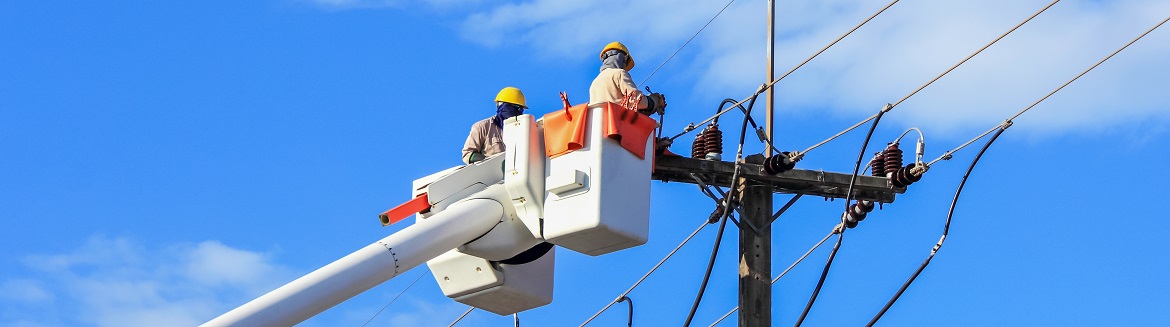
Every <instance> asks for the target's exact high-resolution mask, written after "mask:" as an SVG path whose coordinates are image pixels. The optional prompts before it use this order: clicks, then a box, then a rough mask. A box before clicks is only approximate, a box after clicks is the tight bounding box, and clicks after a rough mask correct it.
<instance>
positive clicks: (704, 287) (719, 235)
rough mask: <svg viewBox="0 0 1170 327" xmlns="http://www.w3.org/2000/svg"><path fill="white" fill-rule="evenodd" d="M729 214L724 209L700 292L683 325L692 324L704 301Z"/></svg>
mask: <svg viewBox="0 0 1170 327" xmlns="http://www.w3.org/2000/svg"><path fill="white" fill-rule="evenodd" d="M727 220H728V219H727V214H726V210H724V215H723V218H721V219H719V231H718V232H715V244H714V245H712V246H711V258H710V259H708V260H707V270H706V271H705V272H703V282H702V283H701V284H700V285H699V292H698V293H697V294H696V295H695V303H694V304H692V305H691V311H690V312H689V313H687V320H686V321H685V322H683V326H684V327H686V326H690V325H691V320H693V319H694V318H695V311H696V310H698V308H699V303H700V302H702V301H703V293H704V292H705V291H706V290H707V282H708V281H710V280H711V269H712V267H714V266H715V258H716V257H718V256H719V244H720V243H721V241H722V240H723V230H724V228H726V227H727Z"/></svg>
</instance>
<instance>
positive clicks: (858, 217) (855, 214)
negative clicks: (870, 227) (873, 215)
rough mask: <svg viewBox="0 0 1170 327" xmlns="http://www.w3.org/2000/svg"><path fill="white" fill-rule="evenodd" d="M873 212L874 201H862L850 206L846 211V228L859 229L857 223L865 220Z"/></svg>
mask: <svg viewBox="0 0 1170 327" xmlns="http://www.w3.org/2000/svg"><path fill="white" fill-rule="evenodd" d="M871 211H873V201H866V200H861V201H857V203H854V204H853V205H851V206H849V210H847V211H845V227H848V228H853V227H857V223H859V222H861V221H862V220H865V216H866V215H867V214H869V213H870V212H871Z"/></svg>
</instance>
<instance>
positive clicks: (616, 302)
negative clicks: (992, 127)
mask: <svg viewBox="0 0 1170 327" xmlns="http://www.w3.org/2000/svg"><path fill="white" fill-rule="evenodd" d="M707 225H709V224H708V223H707V222H706V220H704V222H703V224H702V225H700V226H698V229H695V231H694V232H690V236H687V238H686V239H683V240H682V243H680V244H679V246H675V247H674V250H672V251H670V253H667V254H666V257H665V258H662V260H659V263H658V264H656V265H654V267H652V268H651V271H648V272H646V274H643V275H642V278H640V279H638V281H634V285H631V286H629V288H628V289H626V292H622V293H621V295H618V298H617V299H614V300H613V301H611V302H610V304H608V305H606V306H605V307H603V308H601V309H600V311H598V312H597V313H594V314H593V316H590V318H589V319H586V320H585V322H581V325H580V326H585V325H589V322H590V321H593V319H597V316H599V315H601V313H604V312H605V311H606V309H610V307H612V306H613V305H615V304H618V302H619V301H620V300H621V298H626V295H629V292H634V288H638V285H641V284H642V281H645V280H646V278H649V277H651V274H652V273H654V271H658V268H659V267H661V266H662V264H665V263H666V260H667V259H670V257H673V256H674V253H677V252H679V250H680V248H682V246H683V245H687V243H688V241H690V239H691V238H694V237H695V236H696V234H698V232H700V231H702V230H703V229H704V227H707Z"/></svg>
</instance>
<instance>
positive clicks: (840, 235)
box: [794, 105, 889, 327]
mask: <svg viewBox="0 0 1170 327" xmlns="http://www.w3.org/2000/svg"><path fill="white" fill-rule="evenodd" d="M887 111H889V106H888V105H887V107H886V108H882V111H880V112H878V114H877V117H876V118H875V119H874V120H873V124H872V125H870V126H869V132H867V133H866V134H865V142H864V143H862V144H861V151H859V152H858V153H857V162H856V163H855V164H854V165H853V176H851V177H850V178H849V188H847V189H846V191H845V211H848V210H849V201H850V200H852V198H853V187H854V186H857V174H858V173H859V172H860V170H861V161H862V160H863V159H864V158H865V150H866V148H868V147H869V140H870V138H871V137H873V131H874V130H875V129H877V125H878V122H881V121H882V115H884V114H885V113H886V112H887ZM845 219H846V215H844V214H843V215H841V223H840V224H838V225H837V227H836V230H835V231H836V232H837V242H836V243H834V244H833V251H831V252H829V260H828V261H826V262H825V268H824V269H823V270H822V271H821V277H820V278H819V279H818V280H817V286H816V288H814V289H813V293H812V295H811V296H809V299H808V304H806V305H805V306H804V311H802V312H801V313H800V318H798V319H797V320H796V325H794V326H796V327H799V326H800V324H801V323H804V318H805V317H807V316H808V312H809V311H810V310H812V306H813V303H815V302H816V301H817V295H819V294H820V293H821V286H824V284H825V278H826V277H828V275H829V268H830V267H832V266H833V259H834V258H836V257H837V250H840V249H841V242H842V241H843V240H844V239H845V230H846V229H847V228H846V227H845Z"/></svg>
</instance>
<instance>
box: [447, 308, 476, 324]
mask: <svg viewBox="0 0 1170 327" xmlns="http://www.w3.org/2000/svg"><path fill="white" fill-rule="evenodd" d="M472 311H475V307H470V308H467V311H464V312H463V314H461V315H459V318H455V321H452V322H451V324H450V325H447V327H453V326H455V324H457V323H459V321H460V320H463V317H467V314H469V313H471V312H472Z"/></svg>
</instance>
